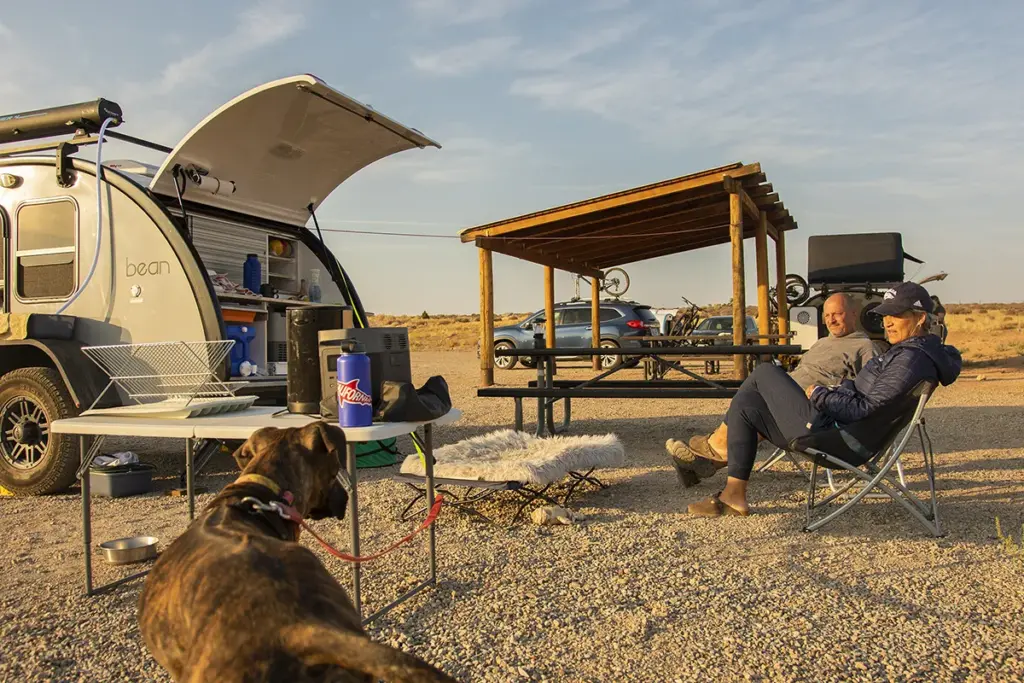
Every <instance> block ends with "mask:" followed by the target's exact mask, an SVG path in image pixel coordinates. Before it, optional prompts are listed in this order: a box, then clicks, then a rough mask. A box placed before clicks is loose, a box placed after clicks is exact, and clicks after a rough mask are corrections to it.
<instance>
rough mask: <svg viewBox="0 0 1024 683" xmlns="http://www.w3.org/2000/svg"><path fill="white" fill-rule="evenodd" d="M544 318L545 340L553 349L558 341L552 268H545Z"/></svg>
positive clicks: (553, 272) (553, 271)
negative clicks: (556, 337) (556, 336)
mask: <svg viewBox="0 0 1024 683" xmlns="http://www.w3.org/2000/svg"><path fill="white" fill-rule="evenodd" d="M544 318H545V320H546V323H545V328H544V340H545V342H547V347H548V348H549V349H553V348H554V347H555V344H556V342H557V340H556V339H555V269H554V268H552V267H551V266H544ZM549 360H554V359H553V358H552V359H549Z"/></svg>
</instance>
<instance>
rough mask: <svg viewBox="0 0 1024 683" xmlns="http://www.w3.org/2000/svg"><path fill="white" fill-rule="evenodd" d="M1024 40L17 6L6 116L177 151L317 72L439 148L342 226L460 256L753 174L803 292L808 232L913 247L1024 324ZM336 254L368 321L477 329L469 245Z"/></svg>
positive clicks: (185, 6) (416, 1) (595, 20)
mask: <svg viewBox="0 0 1024 683" xmlns="http://www.w3.org/2000/svg"><path fill="white" fill-rule="evenodd" d="M1022 20H1024V3H1020V2H998V1H995V0H993V1H991V2H986V3H984V4H983V5H974V4H970V3H962V2H940V1H933V2H912V1H901V2H875V1H867V0H865V1H854V2H839V1H838V0H835V1H833V0H821V1H809V0H808V1H804V2H795V1H793V2H790V1H787V0H773V1H772V2H744V1H742V0H737V1H735V2H729V3H721V2H711V1H710V0H697V1H693V2H685V1H682V0H679V1H673V0H665V1H662V0H649V1H643V0H632V1H630V0H590V1H589V2H583V1H574V0H562V1H559V2H554V1H552V0H546V1H545V0H377V1H376V2H372V3H368V2H347V1H345V2H342V1H338V2H331V1H330V0H320V1H314V0H301V1H292V2H260V3H257V2H252V3H245V2H227V1H219V2H193V1H191V0H178V1H177V2H166V3H159V4H157V3H119V4H116V5H107V6H98V7H95V8H92V9H88V10H83V9H82V6H81V5H80V3H71V2H36V3H17V4H16V5H14V6H13V7H12V8H7V9H5V12H4V14H3V15H2V16H0V37H2V38H3V40H4V45H5V48H6V49H5V50H4V55H5V63H6V68H5V69H4V70H3V72H2V73H0V102H3V107H2V108H3V109H4V110H5V111H19V110H26V109H34V108H38V107H42V106H48V105H53V104H62V103H69V102H74V101H80V100H86V99H92V98H95V97H100V96H102V97H106V98H109V99H113V100H115V101H117V102H118V103H119V104H120V105H121V106H122V108H123V109H124V112H125V118H126V123H125V125H123V126H122V128H121V130H122V131H124V132H127V133H132V134H136V135H140V136H143V137H147V138H150V139H154V140H157V141H161V142H164V143H165V144H169V145H173V144H174V143H175V142H176V141H177V140H178V139H179V138H180V137H181V136H182V135H184V134H185V133H186V132H187V131H188V130H189V129H190V128H191V127H192V126H193V125H195V124H196V123H197V122H198V121H199V120H200V119H202V118H203V117H204V116H205V115H206V114H207V113H209V112H210V111H212V110H213V109H215V108H217V107H218V106H220V105H221V104H222V103H224V102H225V101H227V100H229V99H230V98H232V97H234V96H235V95H237V94H239V93H241V92H243V91H245V90H247V89H249V88H250V87H253V86H255V85H258V84H259V83H262V82H265V81H269V80H272V79H275V78H279V77H282V76H286V75H291V74H295V73H306V72H308V73H313V74H316V75H317V76H319V77H320V78H322V79H323V80H325V81H326V82H327V83H329V84H330V85H332V86H333V87H335V88H337V89H339V90H341V91H342V92H344V93H346V94H347V95H350V96H352V97H355V98H356V99H359V100H360V101H363V102H365V103H368V104H371V105H372V106H374V107H375V108H376V109H377V110H378V111H381V112H383V113H385V114H387V115H389V116H391V117H393V118H396V119H397V120H399V121H401V122H402V123H404V124H406V125H409V126H412V127H415V128H418V129H419V130H421V131H423V132H424V133H425V134H426V135H428V136H429V137H431V138H433V139H435V140H437V141H438V142H439V143H440V144H441V145H442V149H440V150H437V149H427V150H412V151H408V152H403V153H401V154H399V155H396V156H393V157H391V158H389V159H385V160H383V161H381V162H378V163H377V164H375V165H373V166H371V167H369V168H367V169H365V170H363V171H362V172H360V173H359V174H357V175H356V176H354V177H353V178H351V179H350V180H349V181H347V182H346V183H345V184H344V185H343V186H342V187H340V188H339V189H338V190H337V191H335V193H334V194H333V195H331V196H330V198H329V199H328V200H327V201H326V202H325V204H324V205H323V207H322V209H321V212H320V216H321V218H322V221H323V225H324V226H325V227H330V228H342V229H356V230H392V231H409V232H426V233H432V234H439V235H453V234H455V233H456V232H457V231H458V230H460V229H462V228H465V227H470V226H473V225H477V224H480V223H484V222H488V221H491V220H497V219H501V218H506V217H509V216H513V215H517V214H520V213H525V212H529V211H534V210H538V209H543V208H547V207H550V206H554V205H557V204H561V203H566V202H570V201H577V200H580V199H584V198H587V197H591V196H594V195H598V194H603V193H606V192H611V191H615V190H620V189H625V188H628V187H632V186H635V185H640V184H644V183H648V182H654V181H658V180H662V179H664V178H669V177H674V176H678V175H683V174H686V173H692V172H695V171H699V170H702V169H705V168H710V167H714V166H719V165H723V164H727V163H731V162H734V161H743V162H746V163H750V162H754V161H758V162H760V163H761V164H762V167H763V169H764V170H765V172H766V173H767V174H768V178H769V180H770V181H771V182H772V183H773V184H774V186H775V188H776V190H777V191H778V192H780V194H781V198H782V200H783V201H784V202H785V203H786V206H787V208H789V209H790V211H791V213H792V214H793V215H794V216H795V218H796V219H797V221H798V222H799V225H800V229H799V230H798V231H796V232H793V233H790V234H789V236H788V243H789V270H790V271H792V272H798V273H804V272H805V270H806V250H805V246H806V238H807V236H809V235H812V234H822V233H840V232H874V231H899V232H902V233H903V235H904V246H905V248H906V249H907V251H909V252H910V253H912V254H914V255H915V256H917V257H919V258H922V259H924V260H925V261H927V265H926V266H924V267H923V270H922V271H921V272H920V273H919V274H920V275H926V274H928V273H930V272H934V271H938V270H945V271H947V272H948V273H950V276H949V278H948V279H947V280H946V281H945V282H943V283H941V284H938V285H934V290H933V291H935V292H936V293H938V294H939V295H940V296H941V297H942V298H943V300H945V301H949V302H955V301H1019V300H1022V299H1024V291H1022V289H1024V288H1022V285H1021V281H1020V278H1019V276H1018V273H1019V272H1020V264H1021V261H1022V258H1024V236H1022V235H1021V232H1020V229H1019V228H1020V223H1021V213H1020V211H1019V210H1015V209H1017V206H1018V202H1017V201H1016V200H1017V199H1018V198H1019V197H1020V196H1021V195H1022V190H1021V188H1024V164H1022V162H1021V160H1022V159H1024V116H1022V112H1024V106H1022V105H1024V87H1022V86H1024V42H1022V41H1021V40H1020V35H1019V34H1020V27H1021V26H1022V25H1024V22H1022ZM108 154H109V155H111V156H110V157H108V158H113V156H112V155H114V154H115V151H114V150H113V149H111V150H110V151H105V153H104V156H105V157H106V156H107V155H108ZM116 154H118V155H119V156H133V157H135V158H140V159H145V158H146V157H145V155H144V154H140V153H139V152H138V151H137V150H136V149H135V148H130V147H122V148H121V149H118V150H117V152H116ZM328 241H329V243H330V245H331V247H332V248H333V249H334V250H335V252H336V253H337V254H338V256H339V258H340V259H341V260H342V262H343V264H344V265H345V266H346V268H347V269H348V270H349V272H350V274H351V275H352V277H353V279H354V280H355V282H356V285H357V287H358V288H359V291H360V294H361V296H362V298H363V300H364V302H365V303H366V305H367V308H368V309H370V310H373V311H380V312H384V311H387V312H396V313H399V312H419V311H422V310H424V309H426V310H429V311H432V312H462V311H474V310H476V309H477V306H478V295H477V275H476V268H477V259H476V253H475V249H474V248H473V247H471V246H469V245H463V244H461V243H459V242H458V241H456V240H442V239H402V238H384V237H375V236H362V235H345V234H338V233H334V234H332V235H330V237H329V238H328ZM751 242H752V241H751ZM752 247H753V245H752V244H750V245H749V248H748V255H749V256H748V257H749V258H750V260H749V261H748V263H750V264H751V266H750V268H749V271H748V274H749V278H750V280H751V281H753V267H752V256H753V254H752ZM728 259H729V255H728V247H717V248H714V249H705V250H701V251H697V252H692V253H688V254H681V255H677V256H672V257H666V258H662V259H657V260H654V261H649V262H644V263H637V264H632V265H630V266H629V267H628V268H627V270H628V272H629V274H630V276H631V278H632V282H633V284H632V287H631V289H630V293H629V294H630V296H632V297H635V298H637V299H640V300H643V301H645V302H647V303H651V304H653V305H656V306H663V305H664V306H672V305H676V304H677V303H678V302H679V298H678V297H679V295H685V296H687V297H688V298H690V299H693V300H695V301H697V302H699V303H709V302H719V301H725V300H727V299H728V298H729V296H730V292H729V287H730V275H729V270H728ZM911 265H912V264H911ZM913 272H914V271H913V270H910V271H909V272H908V274H910V273H913ZM495 274H496V285H495V289H496V292H495V296H496V308H497V309H498V310H499V311H507V310H516V311H525V310H533V309H535V308H537V307H539V306H540V305H541V301H542V299H541V283H542V269H541V268H540V267H539V266H534V265H532V264H524V263H521V262H516V261H513V260H512V259H509V258H506V257H502V256H496V259H495ZM571 282H572V280H571V278H570V277H569V276H568V275H564V274H561V275H560V276H559V279H558V280H557V286H558V292H557V295H558V296H559V298H568V297H569V296H571V294H572V284H571ZM752 296H753V289H752V288H751V291H750V293H748V301H749V300H752V299H751V297H752Z"/></svg>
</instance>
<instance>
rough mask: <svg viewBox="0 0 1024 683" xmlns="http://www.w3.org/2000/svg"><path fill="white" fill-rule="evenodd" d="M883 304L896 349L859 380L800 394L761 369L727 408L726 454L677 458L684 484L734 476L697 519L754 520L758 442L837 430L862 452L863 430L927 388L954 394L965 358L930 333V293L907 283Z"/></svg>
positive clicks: (781, 443) (709, 443)
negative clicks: (750, 496)
mask: <svg viewBox="0 0 1024 683" xmlns="http://www.w3.org/2000/svg"><path fill="white" fill-rule="evenodd" d="M884 298H885V300H884V301H883V302H882V304H880V305H879V306H878V307H877V308H875V310H874V311H873V313H875V314H877V315H881V316H883V323H884V327H885V336H886V339H887V340H888V342H889V343H890V344H891V347H890V348H889V350H888V351H886V352H885V353H883V354H881V355H879V356H876V357H875V358H872V359H871V360H869V361H868V362H867V363H865V364H864V367H863V368H862V369H861V370H860V372H858V373H857V375H856V377H855V378H853V379H844V380H843V381H842V382H841V383H840V384H839V385H838V386H830V387H826V386H823V385H820V384H811V385H809V386H807V387H806V388H805V389H801V387H800V386H799V385H798V384H797V382H796V381H795V380H794V379H793V378H792V377H790V376H789V375H787V374H786V373H785V372H783V371H782V369H781V368H779V367H778V366H775V365H768V364H762V365H759V366H758V367H757V368H756V369H755V370H754V372H753V373H751V374H750V376H749V377H748V378H747V379H746V380H745V381H744V382H743V384H742V385H741V386H740V389H739V390H738V391H737V393H736V395H735V396H734V397H733V399H732V402H731V404H730V405H729V412H728V414H727V416H726V422H727V423H728V425H729V431H728V441H727V443H726V447H725V449H724V450H723V449H721V446H720V445H719V444H718V443H717V442H716V441H715V440H714V439H713V438H709V439H707V440H705V441H704V442H703V443H704V444H706V449H705V450H704V451H703V452H694V451H691V450H689V449H687V450H686V452H685V453H684V454H683V457H679V456H677V455H673V462H674V464H675V467H676V469H677V471H679V472H680V478H681V479H684V476H683V475H684V473H689V474H691V475H694V478H695V479H697V480H699V479H700V478H702V477H705V476H710V475H711V474H714V472H715V471H716V470H717V469H719V468H721V467H728V468H729V477H728V479H727V481H726V485H725V488H724V489H723V490H722V491H721V492H719V493H718V494H716V495H714V496H712V497H711V498H709V499H708V500H705V501H702V502H699V503H694V504H692V505H690V506H689V508H688V510H689V512H690V513H691V514H695V515H701V516H709V517H717V516H721V515H739V516H746V515H748V514H749V506H748V504H747V480H748V479H749V478H750V473H751V471H752V470H753V467H754V458H755V456H756V454H757V444H758V438H759V437H763V438H765V439H767V440H768V441H770V442H771V443H773V444H775V445H776V446H778V447H779V448H786V447H787V446H788V444H790V443H791V442H792V441H793V439H796V438H799V437H802V436H806V435H808V434H811V433H815V432H821V431H828V430H833V429H835V430H838V431H839V432H841V433H842V435H843V436H844V441H849V442H851V443H854V444H856V443H857V442H861V445H864V444H863V443H862V442H863V441H866V440H869V439H871V438H872V435H871V434H868V433H865V431H864V429H863V428H862V426H863V425H865V424H869V422H870V421H869V420H868V418H872V417H875V416H877V415H879V414H880V413H882V412H883V411H892V410H899V411H903V410H905V409H906V408H907V406H908V404H910V403H911V402H912V401H911V400H910V399H911V398H912V394H913V392H914V390H915V389H916V388H917V387H918V386H920V385H921V383H922V382H937V383H941V384H942V385H944V386H948V385H949V384H952V383H953V382H954V381H955V380H956V378H957V377H958V376H959V375H960V370H961V367H962V360H961V357H960V352H959V351H958V350H957V349H956V348H954V347H952V346H948V345H945V344H943V343H942V341H941V340H940V339H939V338H938V337H937V336H936V335H934V334H931V333H929V331H928V330H929V315H930V314H931V313H932V312H933V311H934V308H935V303H934V301H932V299H931V297H929V295H928V292H927V291H926V290H925V288H924V287H922V286H921V285H919V284H916V283H914V282H904V283H902V284H900V285H899V286H897V287H896V288H895V289H891V290H889V291H888V292H886V293H885V297H884ZM712 436H713V435H712ZM860 450H864V449H860ZM866 459H867V458H864V459H863V460H861V462H865V461H866ZM852 464H854V465H859V464H860V463H856V462H855V463H852ZM694 483H696V482H694ZM684 484H686V479H684Z"/></svg>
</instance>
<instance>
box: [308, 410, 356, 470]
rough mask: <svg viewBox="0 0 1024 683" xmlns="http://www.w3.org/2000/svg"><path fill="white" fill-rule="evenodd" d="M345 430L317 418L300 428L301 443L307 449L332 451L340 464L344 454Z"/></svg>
mask: <svg viewBox="0 0 1024 683" xmlns="http://www.w3.org/2000/svg"><path fill="white" fill-rule="evenodd" d="M345 444H346V441H345V432H343V431H342V430H341V429H340V428H338V427H335V426H334V425H332V424H329V423H327V422H324V421H322V420H319V421H317V422H312V423H310V424H308V425H306V427H304V428H303V430H302V445H303V447H305V448H306V449H307V450H311V451H317V450H325V451H326V452H328V453H334V454H335V455H336V456H337V457H338V463H339V464H341V462H342V458H343V457H344V454H345Z"/></svg>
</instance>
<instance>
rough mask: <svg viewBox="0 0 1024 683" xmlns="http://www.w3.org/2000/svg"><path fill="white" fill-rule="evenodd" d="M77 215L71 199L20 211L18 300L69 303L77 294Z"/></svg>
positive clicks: (20, 208)
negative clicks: (61, 301)
mask: <svg viewBox="0 0 1024 683" xmlns="http://www.w3.org/2000/svg"><path fill="white" fill-rule="evenodd" d="M77 234H78V211H77V207H76V206H75V203H74V202H73V201H71V200H68V199H61V200H58V201H49V202H40V203H35V204H24V205H22V206H21V207H19V209H18V214H17V237H16V245H15V252H14V257H15V261H16V270H15V272H16V277H17V283H16V285H17V286H16V292H17V295H18V298H19V299H22V300H37V299H58V300H59V299H66V298H67V297H69V296H71V294H72V293H73V292H74V291H75V252H76V250H77V244H76V236H77Z"/></svg>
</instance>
